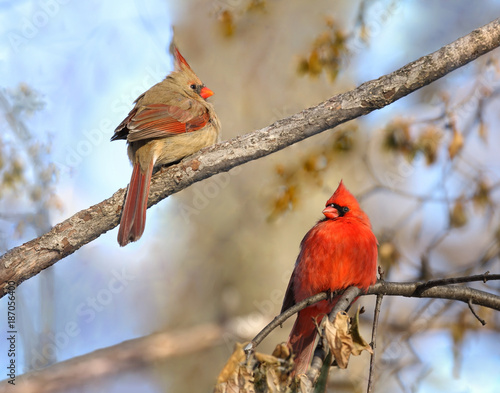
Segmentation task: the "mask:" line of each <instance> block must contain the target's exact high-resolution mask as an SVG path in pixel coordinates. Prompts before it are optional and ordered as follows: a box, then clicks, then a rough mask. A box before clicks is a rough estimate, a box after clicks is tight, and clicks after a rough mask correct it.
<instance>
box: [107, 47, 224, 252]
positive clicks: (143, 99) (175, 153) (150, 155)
mask: <svg viewBox="0 0 500 393" xmlns="http://www.w3.org/2000/svg"><path fill="white" fill-rule="evenodd" d="M173 52H174V60H175V70H174V71H173V72H172V73H171V74H170V75H168V76H167V77H166V78H165V79H164V80H163V81H161V82H160V83H158V84H156V85H154V86H153V87H151V88H150V89H149V90H148V91H146V92H145V93H143V94H141V95H140V96H139V98H137V99H136V100H135V101H134V102H135V106H134V108H133V109H132V110H131V111H130V113H129V114H128V116H127V117H126V118H125V120H123V121H122V122H121V123H120V125H119V126H118V127H117V128H116V130H115V134H114V135H113V137H112V138H111V140H112V141H114V140H116V139H126V140H127V142H128V156H129V158H130V161H131V162H132V165H133V167H134V169H133V171H132V178H131V179H130V184H129V187H128V191H127V197H126V199H125V204H124V206H123V211H122V217H121V221H120V229H119V231H118V243H119V244H120V246H122V247H123V246H125V245H127V244H128V243H130V242H133V241H136V240H138V239H139V238H140V237H141V235H142V233H143V232H144V226H145V224H146V209H147V204H148V196H149V186H150V183H151V175H152V173H153V167H155V166H160V165H165V164H170V163H172V162H175V161H179V160H180V159H181V158H183V157H186V156H188V155H190V154H193V153H194V152H196V151H198V150H200V149H202V148H204V147H207V146H210V145H212V144H214V143H215V142H217V140H218V138H219V131H220V123H219V119H218V118H217V115H216V114H215V111H214V108H213V106H212V105H211V104H209V103H208V102H206V101H205V100H206V99H207V98H208V97H210V96H212V95H213V94H214V93H213V92H212V90H210V89H209V88H207V87H205V85H204V84H203V83H202V82H201V80H200V79H199V78H198V77H197V76H196V74H195V73H194V72H193V70H192V69H191V67H190V66H189V64H188V63H187V62H186V60H185V59H184V57H182V55H181V54H180V53H179V51H178V50H177V48H176V47H175V46H174V47H173Z"/></svg>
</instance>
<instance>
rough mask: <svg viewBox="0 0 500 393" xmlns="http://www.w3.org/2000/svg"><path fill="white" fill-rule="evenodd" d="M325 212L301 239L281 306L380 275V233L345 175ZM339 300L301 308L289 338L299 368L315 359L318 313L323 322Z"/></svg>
mask: <svg viewBox="0 0 500 393" xmlns="http://www.w3.org/2000/svg"><path fill="white" fill-rule="evenodd" d="M323 214H324V215H325V218H323V219H322V220H320V221H318V223H317V224H316V225H315V226H314V227H312V229H311V230H310V231H309V232H307V234H306V235H305V236H304V239H302V242H301V243H300V253H299V256H298V257H297V262H296V263H295V269H294V271H293V273H292V277H291V278H290V283H289V284H288V288H287V290H286V294H285V299H284V301H283V307H282V309H281V312H283V311H285V310H287V309H289V308H290V307H292V306H293V305H294V304H295V303H298V302H300V301H302V300H304V299H307V298H308V297H310V296H313V295H315V294H317V293H320V292H324V291H331V292H334V291H338V290H341V289H345V288H347V287H350V286H353V285H355V286H357V287H359V288H361V289H367V288H368V287H369V286H370V285H372V284H374V283H375V281H376V280H377V239H376V238H375V235H374V234H373V232H372V229H371V224H370V220H369V219H368V216H367V215H366V214H365V213H364V212H363V210H361V208H360V207H359V204H358V202H357V201H356V198H354V196H353V195H352V194H351V193H350V192H349V191H348V190H347V189H346V188H345V187H344V184H343V183H342V181H341V182H340V184H339V186H338V188H337V190H336V191H335V193H334V194H333V195H332V197H331V198H330V199H329V200H328V202H326V207H325V209H324V210H323ZM335 303H336V299H333V301H330V300H323V301H321V302H319V303H316V304H315V305H312V306H309V307H307V308H305V309H303V310H302V311H299V313H298V316H297V320H296V321H295V324H294V325H293V328H292V331H291V333H290V337H289V338H288V343H289V344H290V345H291V347H292V349H293V353H294V354H295V366H294V373H295V374H303V373H305V372H306V371H307V368H308V367H309V364H310V362H311V356H312V353H313V348H314V341H315V339H316V333H317V331H316V326H315V325H314V322H313V319H314V320H316V322H317V323H318V324H319V323H320V322H321V320H322V319H323V317H324V316H326V315H328V314H329V313H330V312H331V311H332V309H333V307H334V305H335Z"/></svg>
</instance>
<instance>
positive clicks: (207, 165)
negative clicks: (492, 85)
mask: <svg viewBox="0 0 500 393" xmlns="http://www.w3.org/2000/svg"><path fill="white" fill-rule="evenodd" d="M499 45H500V19H497V20H495V21H493V22H491V23H489V24H487V25H485V26H484V27H481V28H479V29H476V30H474V31H473V32H471V33H470V34H468V35H466V36H464V37H462V38H460V39H458V40H456V41H455V42H453V43H451V44H449V45H446V46H444V47H442V48H441V49H439V50H438V51H436V52H434V53H432V54H429V55H427V56H424V57H421V58H420V59H418V60H416V61H414V62H412V63H409V64H408V65H406V66H404V67H402V68H400V69H399V70H396V71H394V72H392V73H390V74H387V75H385V76H382V77H380V78H379V79H377V80H372V81H369V82H366V83H363V84H362V85H360V86H359V87H358V88H356V89H354V90H351V91H348V92H346V93H342V94H339V95H336V96H334V97H332V98H330V99H329V100H327V101H325V102H323V103H321V104H319V105H317V106H315V107H312V108H309V109H306V110H303V111H302V112H299V113H297V114H295V115H293V116H290V117H288V118H285V119H282V120H279V121H277V122H275V123H274V124H272V125H270V126H268V127H265V128H263V129H260V130H257V131H254V132H252V133H249V134H245V135H242V136H239V137H237V138H234V139H232V140H228V141H225V142H222V143H220V144H218V145H216V146H213V147H211V148H208V149H205V150H203V151H201V152H199V153H197V154H194V155H193V156H190V157H188V158H186V159H185V160H183V161H182V162H181V163H180V164H179V165H175V166H172V167H169V168H163V169H162V170H160V171H159V172H158V173H157V174H156V175H155V176H154V178H153V181H152V185H151V191H150V198H149V206H151V205H154V204H156V203H158V202H159V201H160V200H162V199H164V198H166V197H167V196H169V195H171V194H173V193H176V192H178V191H180V190H182V189H184V188H186V187H188V186H190V185H191V184H193V183H195V182H198V181H201V180H203V179H206V178H209V177H211V176H213V175H215V174H217V173H220V172H226V171H229V170H230V169H231V168H234V167H236V166H238V165H241V164H243V163H246V162H249V161H251V160H255V159H258V158H261V157H264V156H267V155H269V154H271V153H273V152H276V151H278V150H281V149H283V148H285V147H287V146H290V145H292V144H294V143H297V142H299V141H301V140H304V139H306V138H308V137H310V136H313V135H316V134H318V133H320V132H323V131H326V130H329V129H331V128H334V127H336V126H338V125H340V124H342V123H344V122H346V121H349V120H353V119H356V118H358V117H360V116H363V115H366V114H368V113H370V112H372V111H374V110H376V109H380V108H383V107H384V106H387V105H389V104H391V103H393V102H395V101H396V100H398V99H400V98H402V97H404V96H406V95H408V94H410V93H412V92H414V91H416V90H418V89H419V88H421V87H423V86H426V85H428V84H429V83H432V82H433V81H435V80H437V79H439V78H441V77H443V76H444V75H446V74H448V73H449V72H451V71H453V70H455V69H457V68H459V67H462V66H464V65H465V64H467V63H469V62H471V61H473V60H475V59H477V58H478V57H479V56H481V55H483V54H485V53H487V52H489V51H491V50H493V49H495V48H496V47H498V46H499ZM460 145H461V142H460V136H456V138H455V141H454V142H453V143H452V145H450V154H452V153H453V154H456V153H457V152H458V151H459V150H460ZM124 195H125V189H121V190H119V191H117V192H116V193H115V194H114V195H113V196H112V197H111V198H109V199H107V200H105V201H103V202H101V203H99V204H97V205H94V206H92V207H90V208H88V209H86V210H83V211H81V212H79V213H77V214H75V215H74V216H72V217H70V218H69V219H67V220H65V221H64V222H62V223H60V224H57V225H56V226H54V227H53V228H52V229H51V230H50V231H49V232H48V233H46V234H45V235H43V236H41V237H39V238H36V239H33V240H31V241H29V242H27V243H25V244H23V245H22V246H19V247H16V248H14V249H12V250H10V251H8V252H7V253H6V254H4V255H3V256H2V257H1V258H0V261H1V266H0V288H1V289H2V296H3V295H4V293H5V292H4V291H5V283H6V282H7V281H15V282H16V283H17V284H20V283H21V282H23V281H24V280H26V279H28V278H30V277H32V276H34V275H36V274H38V273H39V272H40V271H42V270H43V269H46V268H47V267H49V266H51V265H52V264H54V263H55V262H57V261H58V260H60V259H62V258H64V257H65V256H67V255H69V254H71V253H73V252H75V251H76V250H78V249H79V248H80V247H81V246H83V245H84V244H87V243H89V242H90V241H92V240H94V239H96V238H97V237H99V236H100V235H101V234H103V233H104V232H106V231H108V230H110V229H112V228H114V227H115V226H116V225H117V224H118V222H119V216H120V212H121V205H122V203H123V198H124Z"/></svg>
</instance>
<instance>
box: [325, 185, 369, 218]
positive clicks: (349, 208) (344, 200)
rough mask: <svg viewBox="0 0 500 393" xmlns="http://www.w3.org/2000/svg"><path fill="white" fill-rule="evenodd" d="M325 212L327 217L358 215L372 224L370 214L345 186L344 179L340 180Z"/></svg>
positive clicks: (357, 216) (327, 203)
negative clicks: (364, 210)
mask: <svg viewBox="0 0 500 393" xmlns="http://www.w3.org/2000/svg"><path fill="white" fill-rule="evenodd" d="M323 214H324V215H325V217H326V218H327V219H332V220H335V219H339V218H341V217H346V218H348V217H356V218H358V219H360V220H361V221H363V222H365V223H367V224H368V225H370V220H369V219H368V216H367V215H366V214H365V212H363V210H361V207H360V206H359V203H358V201H357V200H356V198H355V197H354V195H352V194H351V193H350V192H349V190H348V189H347V188H345V186H344V183H343V182H342V180H341V181H340V184H339V186H338V187H337V190H335V192H334V193H333V195H332V196H331V197H330V199H328V201H327V202H326V205H325V208H324V209H323Z"/></svg>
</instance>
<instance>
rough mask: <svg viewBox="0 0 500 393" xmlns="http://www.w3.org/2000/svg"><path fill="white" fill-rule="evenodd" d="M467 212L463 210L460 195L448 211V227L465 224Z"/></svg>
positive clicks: (463, 206) (462, 201) (458, 226)
mask: <svg viewBox="0 0 500 393" xmlns="http://www.w3.org/2000/svg"><path fill="white" fill-rule="evenodd" d="M467 221H468V219H467V212H466V210H465V205H464V200H463V197H460V198H459V199H457V201H456V202H455V206H453V209H452V211H451V212H450V227H452V228H461V227H463V226H464V225H465V224H467Z"/></svg>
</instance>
